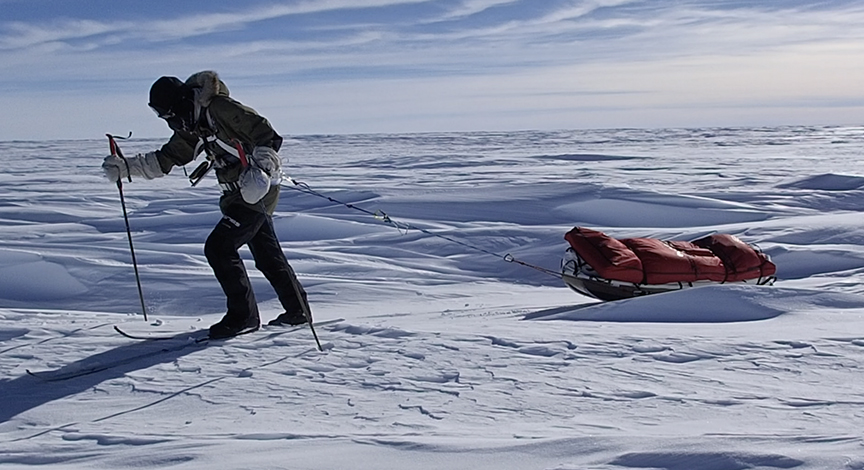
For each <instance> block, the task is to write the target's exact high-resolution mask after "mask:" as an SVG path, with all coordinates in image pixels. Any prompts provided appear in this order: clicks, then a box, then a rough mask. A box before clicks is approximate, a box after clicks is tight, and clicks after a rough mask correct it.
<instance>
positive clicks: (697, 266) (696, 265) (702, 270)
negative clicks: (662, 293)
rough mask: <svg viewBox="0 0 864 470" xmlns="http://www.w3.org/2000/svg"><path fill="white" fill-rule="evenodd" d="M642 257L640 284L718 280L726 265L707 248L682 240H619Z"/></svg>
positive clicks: (720, 280)
mask: <svg viewBox="0 0 864 470" xmlns="http://www.w3.org/2000/svg"><path fill="white" fill-rule="evenodd" d="M621 243H623V244H625V245H627V247H628V248H630V249H631V250H633V253H635V254H636V256H637V257H638V258H639V259H640V260H641V261H642V271H643V272H644V273H645V277H644V278H643V280H642V281H641V282H642V284H667V283H673V282H695V281H704V280H710V281H717V282H722V281H723V279H724V278H725V277H726V268H725V267H723V262H722V261H721V260H720V258H718V257H717V256H714V253H712V252H711V251H710V250H707V249H704V248H700V247H698V246H696V245H694V244H692V243H689V242H684V241H675V242H666V241H662V240H657V239H655V238H627V239H623V240H621Z"/></svg>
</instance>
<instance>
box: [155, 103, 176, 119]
mask: <svg viewBox="0 0 864 470" xmlns="http://www.w3.org/2000/svg"><path fill="white" fill-rule="evenodd" d="M150 109H152V110H153V112H154V113H156V115H157V116H159V117H160V118H161V119H165V120H168V119H171V118H173V117H174V116H176V114H174V111H171V110H170V109H169V110H167V111H166V110H163V109H161V108H158V107H156V106H153V105H152V104H151V105H150Z"/></svg>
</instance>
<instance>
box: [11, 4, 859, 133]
mask: <svg viewBox="0 0 864 470" xmlns="http://www.w3.org/2000/svg"><path fill="white" fill-rule="evenodd" d="M0 1H2V0H0ZM211 2H216V3H218V4H219V7H218V8H212V9H209V10H208V11H212V12H208V13H201V12H195V11H193V10H194V9H191V8H187V7H188V5H186V4H184V8H187V10H186V12H185V13H183V12H173V16H166V15H164V14H163V15H160V16H154V14H155V13H149V12H148V14H141V15H140V18H135V19H130V18H128V17H123V18H121V17H106V16H104V15H103V16H102V17H99V18H96V17H95V16H93V17H87V16H83V15H82V16H81V17H71V16H67V17H64V18H58V17H53V16H51V15H48V16H41V17H40V16H38V15H29V16H28V15H22V16H21V17H20V18H18V17H14V16H10V19H12V21H8V22H2V21H0V94H2V93H4V92H7V93H21V92H27V91H29V92H30V93H32V94H33V95H34V96H37V95H39V94H44V95H48V94H51V93H58V92H59V91H58V90H62V89H63V88H67V89H68V88H70V87H74V88H75V90H76V92H79V93H81V94H82V95H83V94H84V93H85V92H86V91H87V90H88V87H89V89H92V90H93V92H96V90H100V91H101V90H104V89H106V88H112V89H115V90H118V91H121V90H124V89H125V90H128V91H129V92H131V90H137V92H139V93H140V89H146V87H147V86H149V83H150V81H151V80H152V78H153V76H154V75H155V76H158V74H168V73H170V74H176V75H183V74H185V73H192V72H194V71H197V70H201V69H205V68H207V69H216V70H219V71H220V72H221V73H222V74H223V75H225V76H228V77H230V78H231V79H232V80H240V81H241V83H243V84H244V86H245V87H246V88H247V89H249V88H253V89H255V90H256V92H257V90H261V91H260V92H261V93H264V92H268V93H283V91H282V90H284V89H285V85H284V84H286V83H289V84H290V87H291V90H300V89H302V90H306V91H307V92H308V93H310V96H311V97H313V98H314V99H315V100H318V101H322V102H323V101H326V100H325V98H324V97H323V96H322V94H328V95H329V96H339V99H338V100H336V102H335V104H334V103H330V102H327V105H326V106H322V111H321V112H322V113H326V110H330V109H336V108H334V106H337V105H339V103H347V102H348V101H350V100H351V98H350V96H351V95H350V93H351V91H352V90H354V91H355V92H356V93H358V94H361V93H362V94H364V97H363V98H361V97H360V96H359V95H358V96H356V97H354V98H353V99H354V100H355V101H361V100H362V101H363V102H364V103H366V101H367V100H366V98H365V95H369V98H368V101H369V102H372V103H381V106H383V103H393V102H394V101H393V99H391V98H392V96H393V95H394V93H395V92H394V91H393V89H394V87H398V88H399V90H400V93H399V94H398V96H402V97H404V99H400V100H398V101H399V102H400V103H405V102H407V101H408V100H409V98H408V97H409V96H416V99H417V102H416V103H411V104H410V105H408V104H405V106H406V108H407V109H408V110H401V111H397V110H396V109H395V108H394V109H391V110H390V111H391V112H392V114H394V115H397V114H406V113H407V114H410V113H411V111H410V109H414V108H418V109H419V108H420V107H422V106H424V105H425V106H430V107H432V108H434V109H442V108H443V109H447V107H446V106H444V104H442V102H443V101H446V99H447V97H448V96H453V99H454V100H458V101H459V102H461V103H474V104H475V106H474V107H475V108H476V109H477V113H481V114H482V113H483V112H484V111H483V110H484V109H485V110H489V113H496V114H502V113H504V111H503V108H506V107H507V106H511V107H513V109H516V110H517V111H512V112H508V114H509V115H518V114H519V111H518V110H519V109H523V110H524V109H528V108H530V109H533V110H534V111H533V112H534V114H535V115H536V114H539V113H541V112H542V111H543V110H548V109H578V110H580V111H579V112H587V111H586V110H590V109H597V108H602V107H604V106H606V107H609V109H613V108H614V109H616V110H617V109H626V108H627V106H644V107H647V108H652V107H657V106H661V105H662V106H663V107H664V109H672V108H676V107H677V108H679V109H684V108H688V109H692V108H697V107H699V106H703V107H707V106H716V107H719V106H720V104H721V103H744V104H742V106H744V105H746V102H747V101H748V100H749V101H750V102H754V103H755V102H756V99H757V98H760V99H761V98H764V99H762V100H761V101H760V103H762V104H761V106H764V107H765V108H768V107H770V106H774V105H773V104H772V105H770V106H769V105H768V104H766V103H769V102H772V103H774V102H778V100H780V99H787V100H788V99H790V97H791V96H793V95H795V94H796V93H798V94H801V95H806V96H809V97H811V99H810V102H818V101H820V100H823V101H824V100H827V99H829V98H830V100H832V102H833V103H837V102H840V101H842V100H843V99H844V97H847V98H845V99H851V98H852V97H854V96H857V95H858V94H859V93H858V91H857V88H858V87H860V85H859V86H858V87H853V86H852V85H851V83H854V82H856V81H857V82H859V83H860V82H861V81H862V80H864V70H862V69H864V63H862V61H861V60H860V57H861V56H862V55H864V29H862V28H860V25H861V24H864V4H862V3H861V2H860V0H855V1H853V0H833V1H832V2H819V3H807V2H801V1H799V0H770V1H769V0H764V1H748V2H741V1H735V0H716V1H710V2H709V1H705V0H675V1H672V0H544V1H542V2H540V1H537V0H305V1H287V0H286V1H281V2H276V1H274V2H270V3H256V4H255V6H251V7H250V6H246V5H243V4H238V3H236V2H234V3H229V2H227V1H224V2H223V1H222V0H211ZM25 4H26V3H25V2H19V3H13V4H12V5H14V6H16V7H20V6H21V5H25ZM202 5H203V4H202ZM198 10H199V11H205V8H203V7H202V8H198ZM859 63H861V64H862V65H861V66H858V65H857V64H859ZM820 76H821V77H820ZM328 84H332V85H333V87H334V88H332V89H331V88H327V86H329V85H328ZM379 84H381V85H380V86H379ZM124 87H125V88H124ZM322 87H323V88H322ZM236 88H237V87H234V89H236ZM432 88H435V89H436V90H437V91H436V93H430V92H429V90H431V89H432ZM829 88H830V90H829ZM241 89H243V87H241ZM388 89H389V90H390V91H389V92H388V91H387V90H388ZM447 90H459V92H458V97H457V96H455V95H454V94H453V93H456V92H452V93H451V92H448V91H447ZM316 94H317V95H316ZM433 96H434V98H433ZM492 96H494V97H495V98H494V99H493V98H492ZM313 98H309V99H306V98H303V101H304V102H306V103H308V105H309V106H312V104H311V103H312V101H309V100H310V99H313ZM0 99H2V96H0ZM292 99H295V100H296V99H297V97H296V96H293V98H292ZM432 99H434V100H437V103H435V104H434V105H433V104H432V103H431V102H429V100H432ZM556 100H558V101H556ZM561 100H565V101H567V100H569V101H567V103H564V101H561ZM771 100H774V101H771ZM796 101H797V102H803V101H802V99H798V100H796ZM493 103H494V104H493ZM526 103H534V105H530V106H529V105H528V104H526ZM562 103H564V104H562ZM568 103H569V104H568ZM393 106H396V105H395V104H394V105H393ZM445 112H446V111H441V113H445ZM616 112H617V111H616ZM621 112H623V111H621ZM432 114H436V113H427V114H426V115H429V116H431V115H432ZM436 115H437V114H436ZM613 115H617V114H614V113H612V112H611V111H610V114H609V116H613ZM346 119H347V118H346ZM382 119H383V118H382ZM326 120H327V118H325V117H321V118H320V121H322V122H323V121H326ZM406 122H407V121H406ZM366 124H368V122H367V123H364V125H366ZM0 127H2V126H0Z"/></svg>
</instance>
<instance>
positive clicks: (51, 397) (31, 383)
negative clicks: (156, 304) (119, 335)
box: [0, 332, 208, 423]
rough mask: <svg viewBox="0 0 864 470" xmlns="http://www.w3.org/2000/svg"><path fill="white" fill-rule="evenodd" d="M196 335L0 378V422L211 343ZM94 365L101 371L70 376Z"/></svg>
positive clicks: (136, 345) (134, 344)
mask: <svg viewBox="0 0 864 470" xmlns="http://www.w3.org/2000/svg"><path fill="white" fill-rule="evenodd" d="M194 335H195V334H194V333H190V332H185V333H181V334H178V335H176V336H174V337H173V338H171V339H166V340H160V341H134V342H132V343H130V344H128V345H125V346H120V347H117V348H114V349H111V350H108V351H104V352H101V353H98V354H94V355H92V356H90V357H86V358H84V359H81V360H79V361H76V362H73V363H70V364H68V365H66V366H63V367H61V368H59V369H56V370H50V371H40V372H35V373H36V374H38V375H39V376H38V377H34V376H32V375H23V376H21V377H18V378H16V379H12V380H6V381H0V396H3V403H2V405H0V423H5V422H6V421H9V420H10V419H12V418H13V417H15V416H17V415H19V414H21V413H23V412H25V411H27V410H31V409H33V408H36V407H38V406H41V405H45V404H47V403H50V402H52V401H55V400H59V399H61V398H64V397H68V396H71V395H75V394H77V393H81V392H83V391H85V390H88V389H90V388H92V387H94V386H96V385H98V384H100V383H102V382H105V381H106V380H111V379H116V378H119V377H123V376H124V375H126V374H128V373H130V372H134V371H136V370H143V369H147V368H149V367H152V366H154V365H158V364H169V363H171V362H174V361H175V360H177V359H178V358H181V357H183V356H186V355H188V354H191V353H193V352H196V351H200V350H201V349H203V348H206V347H207V346H208V342H202V343H196V342H195V340H194ZM94 368H95V369H98V371H93V372H90V373H87V374H84V375H80V376H75V377H71V376H73V375H75V374H76V373H82V372H85V371H91V370H92V369H94ZM66 377H69V378H66Z"/></svg>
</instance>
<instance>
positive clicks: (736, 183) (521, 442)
mask: <svg viewBox="0 0 864 470" xmlns="http://www.w3.org/2000/svg"><path fill="white" fill-rule="evenodd" d="M157 144H158V141H155V140H153V141H130V142H125V143H121V146H122V147H123V149H124V151H125V152H126V153H127V154H133V153H134V152H135V151H143V150H151V149H152V147H153V146H155V145H157ZM862 144H864V129H861V128H852V127H850V128H778V129H702V130H665V131H640V130H614V131H573V132H566V131H562V132H558V133H530V132H525V133H509V134H508V133H473V134H471V133H469V134H418V135H410V136H400V135H395V136H387V135H379V136H316V137H296V138H294V139H289V140H288V141H286V147H285V148H284V149H283V154H284V155H290V158H291V162H292V164H291V165H289V171H292V172H295V171H296V173H297V174H296V175H295V176H297V177H298V179H300V180H305V181H308V182H309V183H310V185H311V186H312V187H313V188H315V189H316V190H320V191H322V192H324V193H325V194H327V195H329V196H332V197H335V198H336V199H339V200H340V201H344V202H346V203H351V204H357V205H358V206H362V207H364V208H367V209H371V210H373V211H374V210H376V209H381V210H385V211H386V213H387V214H388V215H390V216H391V217H393V218H394V219H396V220H400V221H403V222H407V223H410V224H411V225H413V226H415V227H419V228H422V229H424V230H429V231H432V232H434V233H437V234H442V235H445V236H447V237H451V238H453V239H456V240H458V241H459V242H464V243H466V244H468V245H471V246H476V247H479V248H482V249H483V250H487V251H491V252H494V253H500V254H501V255H502V256H503V255H504V254H507V253H511V254H512V255H514V256H515V257H516V258H518V259H520V260H524V261H527V262H529V263H532V264H537V265H540V266H544V267H547V268H550V269H556V268H557V266H558V263H559V260H560V259H561V256H562V254H563V251H564V248H565V243H564V241H563V234H564V233H565V232H566V231H567V230H569V229H570V228H572V226H574V225H583V226H588V227H592V228H597V229H600V230H604V231H607V232H609V233H611V234H614V235H616V236H620V237H627V236H654V237H660V238H671V239H693V238H697V237H700V236H704V235H705V234H708V233H712V232H725V233H733V234H735V235H738V236H740V237H741V238H743V239H745V240H746V241H748V242H751V243H756V244H758V245H759V246H760V247H761V248H762V249H764V250H765V251H766V252H767V253H769V254H770V255H771V256H772V258H773V260H774V261H775V262H776V263H777V265H778V267H779V271H778V276H779V277H780V281H779V282H778V283H777V284H776V286H774V287H756V286H746V285H724V286H710V287H703V288H699V289H693V290H687V291H682V292H674V293H668V294H659V295H654V296H649V297H645V298H638V299H632V300H626V301H620V302H614V303H597V302H594V301H591V300H590V299H586V298H583V297H580V296H578V295H577V294H575V293H573V292H572V291H570V290H569V289H567V288H565V287H563V285H562V283H561V281H560V280H558V279H555V278H554V277H551V276H547V275H545V274H543V273H540V272H537V271H534V270H531V269H527V268H525V267H523V266H519V265H517V264H515V263H505V262H503V260H502V259H501V258H500V257H497V258H496V257H492V256H489V255H488V253H481V252H478V251H477V250H474V249H472V248H471V247H469V246H465V245H460V244H457V243H453V242H452V241H450V240H446V239H442V238H438V237H434V236H430V235H428V234H427V233H423V232H420V231H418V230H408V231H407V232H400V231H399V230H396V229H394V228H392V227H390V226H388V225H386V224H382V223H381V222H380V221H376V220H374V219H372V218H371V217H368V216H366V215H363V214H359V213H356V212H354V211H351V210H349V209H346V208H344V207H340V206H334V205H333V204H332V203H330V202H328V201H325V200H322V199H320V198H316V197H313V196H310V195H307V194H301V193H299V192H296V191H291V190H290V189H286V191H284V193H283V198H282V202H281V203H280V206H279V209H278V210H277V216H276V218H275V224H276V228H277V231H278V232H279V235H280V239H281V240H282V242H283V246H284V248H285V251H286V254H287V256H288V258H289V260H290V261H291V262H292V265H293V266H294V267H295V269H296V270H297V272H298V274H299V275H300V278H301V280H302V281H303V283H304V285H305V286H306V287H307V290H308V291H309V293H310V301H311V303H312V307H313V311H314V314H315V317H316V319H317V320H327V319H332V318H344V319H345V320H344V321H342V322H339V323H337V324H331V325H325V326H321V327H320V328H319V329H318V334H319V336H320V338H321V341H322V344H323V347H324V352H318V351H317V350H316V348H315V343H314V341H313V339H312V336H311V334H310V333H309V331H308V329H298V330H286V329H280V328H264V329H262V331H260V332H256V333H253V334H250V335H246V336H243V337H238V338H234V339H231V340H228V341H220V342H211V343H208V344H195V343H194V341H193V340H192V339H190V338H192V337H194V336H195V335H196V332H200V330H201V329H203V328H206V327H207V326H209V325H210V324H212V323H213V322H215V321H217V320H218V318H219V317H220V314H221V309H222V308H223V305H222V304H223V302H224V300H223V298H222V296H221V292H220V290H219V288H218V285H216V283H215V280H214V279H213V278H212V274H211V273H210V270H209V267H208V266H207V264H206V261H205V260H204V258H203V255H202V253H201V251H202V244H203V240H204V239H205V238H206V235H207V233H208V232H209V230H210V229H211V228H212V226H213V225H215V223H216V222H217V221H218V219H219V214H218V210H217V208H216V198H217V197H218V192H217V191H216V190H215V189H214V188H212V187H199V188H188V183H187V182H185V179H184V178H183V176H182V172H180V171H179V170H175V172H174V173H172V175H169V176H167V177H165V178H163V179H160V180H155V181H148V182H143V181H142V182H138V181H136V182H133V183H131V184H128V185H126V186H125V191H126V198H127V204H128V206H129V209H130V222H131V224H132V226H133V230H134V233H133V236H134V237H135V238H134V239H135V243H136V245H135V246H136V254H137V255H138V260H139V263H140V265H141V266H140V267H141V275H142V279H143V281H144V292H145V299H146V301H147V306H148V311H149V314H150V317H151V318H150V321H149V322H144V321H143V320H142V319H141V316H140V315H136V314H133V313H131V312H136V311H137V310H139V309H140V306H139V305H138V299H137V292H136V291H135V287H134V277H133V276H132V272H131V271H132V269H131V265H130V260H129V254H128V241H127V240H126V234H125V226H124V223H123V220H122V216H120V214H119V208H118V199H117V194H116V187H114V186H113V185H110V184H107V183H105V182H104V181H102V180H101V179H100V177H99V175H98V164H99V162H100V159H99V158H97V157H98V156H99V155H103V154H104V153H105V149H106V148H107V147H106V144H105V142H102V141H80V142H68V141H63V142H40V143H37V142H32V143H27V142H0V150H2V151H3V152H2V153H0V154H6V155H13V154H14V155H23V157H22V158H16V159H14V160H13V161H10V162H5V163H6V164H7V166H8V167H9V170H8V171H7V172H6V173H4V174H3V175H0V201H2V203H0V220H2V221H3V224H0V368H2V371H3V374H2V376H0V392H2V396H3V397H4V400H3V402H4V404H3V405H2V407H0V416H2V419H0V435H2V436H3V437H2V440H0V466H3V467H4V468H7V467H8V468H34V467H42V466H44V467H48V468H52V469H53V468H57V469H59V468H131V467H135V468H140V467H148V468H165V467H175V468H188V469H199V468H214V467H216V468H376V469H390V468H392V469H404V468H418V469H425V468H429V469H432V468H436V469H437V468H442V467H445V468H446V467H451V468H474V469H487V468H488V469H492V468H495V469H500V468H520V469H523V468H549V469H571V468H572V469H575V468H592V469H621V468H662V469H669V470H678V469H718V470H719V469H751V468H752V469H773V468H784V469H786V468H802V469H803V468H808V469H810V468H813V469H822V468H832V469H833V468H842V469H850V470H851V469H864V441H862V435H861V429H862V423H864V411H862V410H864V392H862V390H861V387H860V384H861V378H860V375H861V370H860V367H861V366H860V364H862V362H864V328H862V327H864V295H862V294H864V288H862V283H861V280H862V273H864V230H862V225H861V214H860V210H861V209H860V208H861V207H864V206H862V202H864V189H862V188H864V177H861V176H855V175H853V174H849V173H848V172H849V171H853V170H854V169H856V168H857V167H856V166H855V164H856V163H858V160H859V153H860V148H862ZM35 159H40V160H41V161H43V164H41V165H40V167H41V168H45V169H46V170H45V171H41V172H36V173H34V172H32V171H31V165H29V164H27V165H25V164H24V163H23V162H24V161H26V162H32V161H34V160H35ZM295 165H296V166H295ZM300 173H302V178H299V176H300ZM70 187H74V189H75V190H70ZM246 255H247V256H248V253H246ZM250 268H251V263H250ZM250 273H251V274H252V275H253V283H254V285H255V288H256V294H257V295H258V299H259V302H260V303H261V306H262V319H263V320H264V321H265V322H266V321H267V320H269V319H270V318H272V317H274V316H275V315H277V314H278V313H279V310H278V303H277V302H276V301H275V299H274V297H273V294H272V292H271V291H270V290H269V288H268V287H267V284H266V281H265V280H264V279H263V277H262V276H261V275H260V274H259V273H257V272H256V271H254V269H251V270H250ZM114 324H122V326H123V328H124V329H126V330H128V331H130V332H138V333H154V334H176V338H175V339H173V340H169V341H155V342H147V341H133V340H129V339H127V338H123V337H121V336H120V335H118V334H117V333H116V332H114V331H113V329H112V326H113V325H114ZM92 368H96V369H100V370H98V371H96V372H93V373H90V374H86V375H82V376H80V377H77V378H72V379H68V380H61V381H56V382H47V381H45V380H41V379H39V378H36V377H33V376H30V375H28V374H27V373H26V370H28V369H29V370H31V371H35V372H38V373H44V374H46V375H44V377H50V376H51V374H61V375H63V374H69V373H75V372H77V371H87V370H90V369H92Z"/></svg>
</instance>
